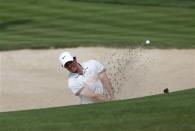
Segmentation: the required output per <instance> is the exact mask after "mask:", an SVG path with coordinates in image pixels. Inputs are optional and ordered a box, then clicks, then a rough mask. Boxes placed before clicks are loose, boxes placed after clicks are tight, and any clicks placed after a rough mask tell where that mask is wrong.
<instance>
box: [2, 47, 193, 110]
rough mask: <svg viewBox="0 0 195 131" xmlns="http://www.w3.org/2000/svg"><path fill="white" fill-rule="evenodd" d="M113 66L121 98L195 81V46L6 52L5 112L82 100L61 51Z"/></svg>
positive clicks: (185, 86) (110, 72)
mask: <svg viewBox="0 0 195 131" xmlns="http://www.w3.org/2000/svg"><path fill="white" fill-rule="evenodd" d="M63 51H70V52H72V53H74V54H75V55H76V56H77V59H78V61H79V62H82V61H85V60H89V59H96V60H99V61H100V62H102V63H103V64H104V65H105V66H106V67H107V74H108V76H109V78H110V79H111V81H112V83H113V86H114V89H115V95H116V98H117V99H129V98H135V97H142V96H148V95H154V94H161V93H163V90H164V89H165V88H169V90H170V92H172V91H176V90H183V89H188V88H193V87H195V50H193V49H189V50H176V49H170V50H158V49H151V50H149V49H111V48H71V49H50V50H19V51H8V52H0V112H3V111H14V110H24V109H35V108H45V107H54V106H64V105H74V104H79V99H78V98H77V97H75V96H74V95H73V94H72V92H71V91H70V90H69V89H68V88H67V79H66V78H67V75H68V72H67V71H66V70H65V69H63V68H61V67H60V65H59V63H58V55H59V54H60V53H61V52H63Z"/></svg>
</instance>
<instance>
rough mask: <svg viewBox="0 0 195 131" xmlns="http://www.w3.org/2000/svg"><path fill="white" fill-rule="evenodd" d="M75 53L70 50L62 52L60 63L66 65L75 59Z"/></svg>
mask: <svg viewBox="0 0 195 131" xmlns="http://www.w3.org/2000/svg"><path fill="white" fill-rule="evenodd" d="M74 57H75V56H74V55H72V54H71V53H69V52H63V53H61V54H60V56H59V61H60V64H61V65H62V66H63V67H64V65H65V64H66V63H67V62H69V61H73V60H74Z"/></svg>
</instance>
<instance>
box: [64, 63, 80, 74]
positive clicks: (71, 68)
mask: <svg viewBox="0 0 195 131" xmlns="http://www.w3.org/2000/svg"><path fill="white" fill-rule="evenodd" d="M64 67H65V68H66V69H67V70H68V71H70V72H72V73H76V72H77V62H76V61H69V62H67V63H66V64H65V66H64Z"/></svg>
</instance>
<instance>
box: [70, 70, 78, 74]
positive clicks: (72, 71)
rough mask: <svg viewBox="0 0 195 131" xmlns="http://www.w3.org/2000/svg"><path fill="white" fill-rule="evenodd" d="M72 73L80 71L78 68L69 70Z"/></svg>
mask: <svg viewBox="0 0 195 131" xmlns="http://www.w3.org/2000/svg"><path fill="white" fill-rule="evenodd" d="M69 71H70V72H71V73H78V71H77V69H72V70H69Z"/></svg>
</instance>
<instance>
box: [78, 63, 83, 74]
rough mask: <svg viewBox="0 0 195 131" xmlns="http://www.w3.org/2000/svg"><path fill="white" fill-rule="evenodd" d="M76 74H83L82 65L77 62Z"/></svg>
mask: <svg viewBox="0 0 195 131" xmlns="http://www.w3.org/2000/svg"><path fill="white" fill-rule="evenodd" d="M78 74H79V75H83V67H82V66H81V65H80V64H79V68H78Z"/></svg>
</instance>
